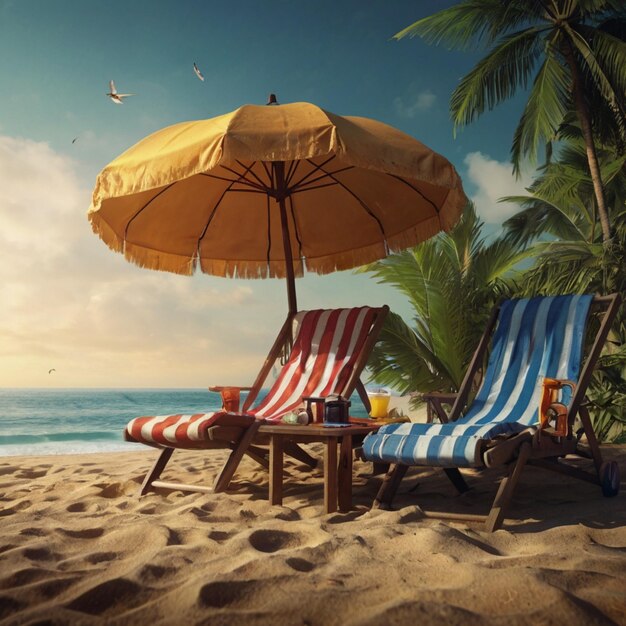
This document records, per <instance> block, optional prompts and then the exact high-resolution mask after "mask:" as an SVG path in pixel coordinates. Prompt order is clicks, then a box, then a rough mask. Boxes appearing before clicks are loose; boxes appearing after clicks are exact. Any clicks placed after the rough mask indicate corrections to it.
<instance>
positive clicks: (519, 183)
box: [465, 152, 531, 223]
mask: <svg viewBox="0 0 626 626" xmlns="http://www.w3.org/2000/svg"><path fill="white" fill-rule="evenodd" d="M465 165H467V176H468V179H469V181H470V182H471V183H472V184H473V185H474V186H475V187H476V192H475V193H474V194H472V195H471V196H470V199H471V200H472V202H474V204H475V205H476V211H477V212H478V214H479V215H480V217H482V219H483V220H485V222H489V223H501V222H503V221H504V220H506V219H508V218H509V217H511V216H512V215H513V214H514V213H517V212H518V211H519V210H520V207H519V205H517V204H514V203H512V202H498V199H499V198H502V197H504V196H514V195H525V194H526V193H527V191H526V188H527V187H528V186H529V185H530V183H531V176H530V175H529V174H522V176H521V177H520V178H519V179H516V178H515V176H514V174H513V173H512V166H511V164H510V163H507V162H500V161H496V160H494V159H491V158H489V157H488V156H487V155H484V154H482V153H481V152H470V153H469V154H468V155H467V156H466V157H465Z"/></svg>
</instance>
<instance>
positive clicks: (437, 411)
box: [421, 391, 459, 424]
mask: <svg viewBox="0 0 626 626" xmlns="http://www.w3.org/2000/svg"><path fill="white" fill-rule="evenodd" d="M458 395H459V394H458V393H441V392H439V391H430V392H429V393H424V394H421V398H422V400H424V402H426V421H427V422H428V423H432V422H433V421H434V418H435V417H437V418H438V419H439V421H440V422H441V423H442V424H445V423H446V422H448V421H450V420H449V416H448V412H447V411H446V410H445V409H444V408H443V405H444V404H448V405H450V406H452V405H453V404H454V402H455V400H456V398H457V396H458Z"/></svg>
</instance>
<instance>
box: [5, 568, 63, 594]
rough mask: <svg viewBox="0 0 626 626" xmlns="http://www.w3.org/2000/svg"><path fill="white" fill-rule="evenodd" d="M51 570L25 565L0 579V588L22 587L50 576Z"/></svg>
mask: <svg viewBox="0 0 626 626" xmlns="http://www.w3.org/2000/svg"><path fill="white" fill-rule="evenodd" d="M50 574H51V572H49V571H47V570H45V569H41V568H39V567H27V568H25V569H21V570H18V571H17V572H13V574H11V575H10V576H7V577H6V578H3V579H2V580H0V589H12V588H13V587H23V586H24V585H30V584H31V583H34V582H37V581H39V580H43V579H45V578H49V577H50Z"/></svg>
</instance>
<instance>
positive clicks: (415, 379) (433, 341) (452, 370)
mask: <svg viewBox="0 0 626 626" xmlns="http://www.w3.org/2000/svg"><path fill="white" fill-rule="evenodd" d="M482 227H483V224H482V222H481V221H480V220H479V218H478V217H477V215H476V212H475V210H474V207H473V206H472V205H469V206H468V207H467V208H466V209H465V211H464V213H463V216H462V218H461V221H460V222H459V223H458V224H457V226H456V227H455V228H454V229H453V230H452V231H451V232H450V233H445V234H444V233H442V234H440V235H438V236H436V237H434V238H433V239H430V240H428V241H426V242H424V243H422V244H421V245H419V246H417V247H415V248H413V249H411V250H405V251H404V252H401V253H399V254H395V255H392V256H390V257H387V258H386V259H383V260H382V261H378V262H376V263H372V264H371V265H369V266H366V267H365V268H363V270H361V271H365V272H369V273H371V274H372V275H373V276H374V277H376V278H377V279H378V282H384V283H386V284H391V285H393V286H395V287H396V288H397V289H399V290H400V291H401V292H403V293H404V294H405V295H406V296H407V298H408V301H409V303H410V304H411V306H412V308H413V310H414V317H413V320H412V322H413V324H412V325H411V326H409V325H407V324H406V323H405V322H404V321H403V320H402V318H401V317H400V316H398V315H396V314H390V315H389V317H388V318H387V322H386V324H385V327H384V328H383V331H382V333H381V339H380V342H379V343H378V345H377V347H376V349H375V350H374V352H373V354H372V357H371V359H370V361H369V364H368V367H369V369H370V371H371V372H372V376H373V378H374V380H376V382H378V383H379V384H382V385H387V386H390V387H393V388H395V389H397V390H398V391H400V392H401V393H407V392H410V391H420V392H429V391H455V390H457V389H458V388H459V386H460V384H461V380H462V378H463V375H464V373H465V370H466V369H467V364H468V363H469V360H470V358H471V356H472V354H473V352H474V350H475V348H476V345H477V344H478V341H479V339H480V336H481V334H482V331H483V329H484V327H485V324H486V320H487V318H488V316H489V313H490V309H491V308H492V305H493V304H494V303H495V302H496V301H497V300H498V299H499V298H500V297H501V296H508V295H510V293H511V289H512V286H513V285H514V279H515V278H516V277H517V276H518V273H517V271H516V269H515V268H516V266H517V265H518V263H519V262H520V261H521V260H523V259H525V258H527V257H528V252H526V251H524V250H523V249H522V246H521V245H519V244H517V243H515V242H513V241H507V240H505V239H503V238H499V239H495V240H494V241H492V242H490V243H487V242H486V241H485V238H484V237H483V235H482Z"/></svg>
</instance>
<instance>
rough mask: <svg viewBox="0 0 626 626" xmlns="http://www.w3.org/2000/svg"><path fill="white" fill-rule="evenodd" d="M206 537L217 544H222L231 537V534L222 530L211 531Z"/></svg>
mask: <svg viewBox="0 0 626 626" xmlns="http://www.w3.org/2000/svg"><path fill="white" fill-rule="evenodd" d="M207 537H208V538H209V539H213V541H217V543H224V541H227V540H228V539H230V538H231V537H232V534H231V533H227V532H224V531H223V530H212V531H211V532H210V533H209V534H208V535H207Z"/></svg>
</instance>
